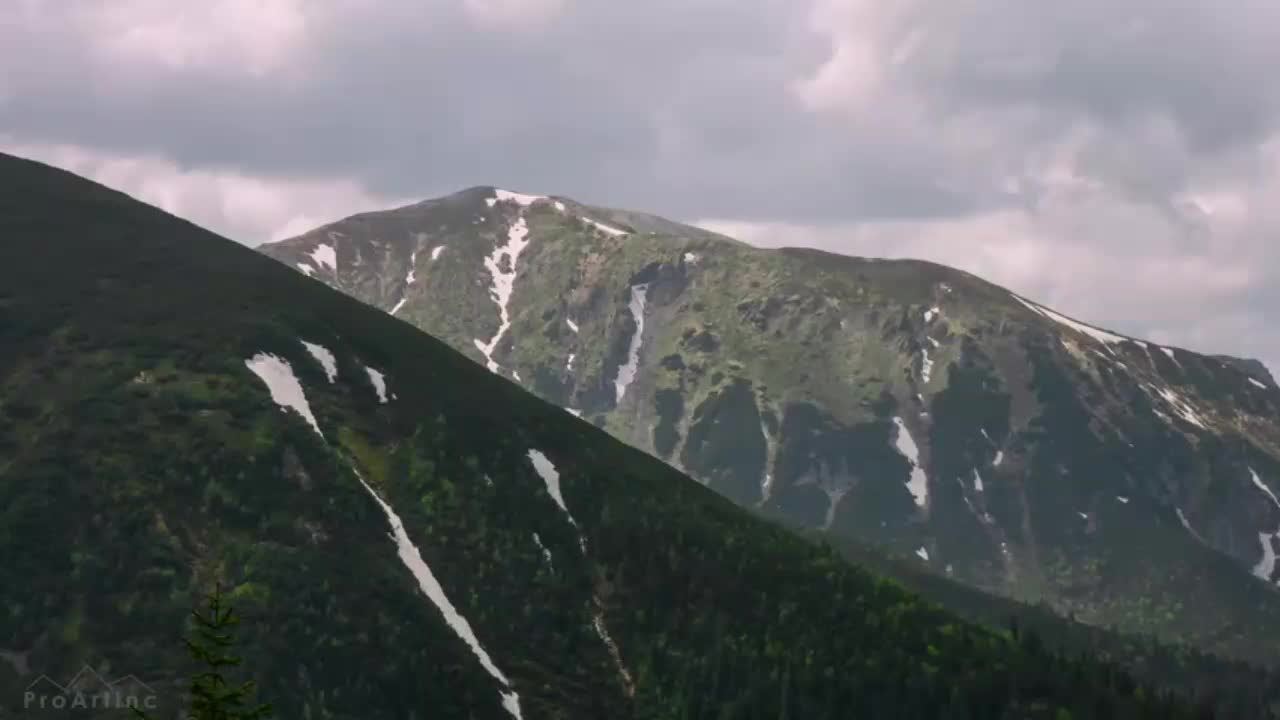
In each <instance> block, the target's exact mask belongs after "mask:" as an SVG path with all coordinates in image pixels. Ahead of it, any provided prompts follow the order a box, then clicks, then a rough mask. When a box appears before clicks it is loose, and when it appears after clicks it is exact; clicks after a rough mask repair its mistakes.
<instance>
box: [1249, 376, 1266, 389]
mask: <svg viewBox="0 0 1280 720" xmlns="http://www.w3.org/2000/svg"><path fill="white" fill-rule="evenodd" d="M1247 379H1248V380H1249V382H1250V383H1252V384H1253V385H1257V386H1258V387H1260V388H1262V389H1263V390H1270V389H1271V388H1269V387H1267V386H1266V383H1263V382H1260V381H1258V380H1257V379H1256V378H1247Z"/></svg>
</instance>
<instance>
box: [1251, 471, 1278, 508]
mask: <svg viewBox="0 0 1280 720" xmlns="http://www.w3.org/2000/svg"><path fill="white" fill-rule="evenodd" d="M1249 477H1250V479H1252V480H1253V484H1254V485H1256V486H1257V487H1258V489H1259V490H1261V491H1262V492H1264V493H1266V494H1267V497H1269V498H1271V502H1272V503H1274V504H1275V506H1276V507H1277V508H1280V499H1276V494H1275V493H1273V492H1271V488H1269V487H1267V486H1266V485H1265V484H1264V483H1263V482H1262V478H1260V477H1258V473H1257V471H1256V470H1254V469H1253V468H1249Z"/></svg>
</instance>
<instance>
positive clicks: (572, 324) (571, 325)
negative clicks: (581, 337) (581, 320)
mask: <svg viewBox="0 0 1280 720" xmlns="http://www.w3.org/2000/svg"><path fill="white" fill-rule="evenodd" d="M564 321H565V322H566V323H568V324H569V329H570V330H572V331H573V334H574V335H577V334H578V323H576V322H574V321H573V320H572V319H571V318H565V319H564Z"/></svg>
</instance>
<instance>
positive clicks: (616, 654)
mask: <svg viewBox="0 0 1280 720" xmlns="http://www.w3.org/2000/svg"><path fill="white" fill-rule="evenodd" d="M595 601H596V612H595V615H594V617H593V618H592V625H594V626H595V628H596V635H598V636H599V637H600V642H602V643H604V646H605V648H606V649H607V650H608V651H609V655H610V657H612V658H613V664H614V665H615V666H616V667H617V668H618V677H619V678H621V680H622V687H623V688H625V690H626V693H627V697H634V696H635V694H636V684H635V681H634V680H633V679H632V678H631V673H630V672H628V671H627V666H626V665H625V664H623V662H622V651H620V650H619V649H618V643H616V642H614V641H613V637H612V636H611V635H609V629H608V628H607V627H605V625H604V608H602V607H600V599H599V598H595Z"/></svg>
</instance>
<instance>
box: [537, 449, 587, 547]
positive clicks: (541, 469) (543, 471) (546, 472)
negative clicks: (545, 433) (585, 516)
mask: <svg viewBox="0 0 1280 720" xmlns="http://www.w3.org/2000/svg"><path fill="white" fill-rule="evenodd" d="M528 455H529V460H530V461H531V462H532V463H533V469H534V470H536V471H537V472H538V476H539V477H541V478H542V482H543V483H545V484H546V486H547V493H548V494H549V495H551V499H552V500H555V501H556V505H559V506H560V509H561V510H563V511H564V515H565V517H567V518H569V524H570V525H572V526H574V527H575V528H576V527H578V521H577V520H574V519H573V513H571V512H569V506H568V505H566V504H565V502H564V495H561V494H560V472H559V471H558V470H556V466H555V465H554V464H553V463H552V462H551V461H550V460H548V459H547V456H546V455H543V454H542V452H541V451H539V450H530V451H529V454H528Z"/></svg>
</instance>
